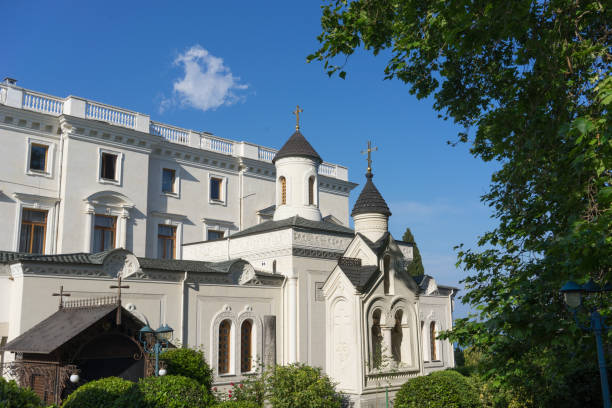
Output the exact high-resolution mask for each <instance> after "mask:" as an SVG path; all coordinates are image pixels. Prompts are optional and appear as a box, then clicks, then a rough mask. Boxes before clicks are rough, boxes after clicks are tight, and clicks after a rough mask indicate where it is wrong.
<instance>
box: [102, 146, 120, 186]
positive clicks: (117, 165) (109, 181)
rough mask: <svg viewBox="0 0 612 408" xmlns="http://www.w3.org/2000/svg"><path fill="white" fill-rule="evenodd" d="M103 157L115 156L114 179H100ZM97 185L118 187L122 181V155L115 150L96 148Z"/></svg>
mask: <svg viewBox="0 0 612 408" xmlns="http://www.w3.org/2000/svg"><path fill="white" fill-rule="evenodd" d="M104 155H114V156H116V161H115V178H114V179H108V178H104V177H102V170H103V164H102V163H103V162H102V160H103V157H104ZM97 179H98V183H100V184H114V185H116V186H120V185H121V183H122V180H123V153H122V152H118V151H116V150H109V149H104V148H101V147H99V148H98V174H97Z"/></svg>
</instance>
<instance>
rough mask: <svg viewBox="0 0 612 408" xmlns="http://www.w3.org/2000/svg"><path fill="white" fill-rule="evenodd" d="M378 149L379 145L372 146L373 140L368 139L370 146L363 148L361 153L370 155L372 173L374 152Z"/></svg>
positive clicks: (369, 171) (369, 161)
mask: <svg viewBox="0 0 612 408" xmlns="http://www.w3.org/2000/svg"><path fill="white" fill-rule="evenodd" d="M377 150H378V147H372V142H371V141H370V140H368V148H367V149H366V150H362V151H361V154H367V155H368V174H370V173H372V152H375V151H377Z"/></svg>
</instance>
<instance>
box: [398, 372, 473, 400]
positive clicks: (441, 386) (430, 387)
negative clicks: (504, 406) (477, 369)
mask: <svg viewBox="0 0 612 408" xmlns="http://www.w3.org/2000/svg"><path fill="white" fill-rule="evenodd" d="M424 404H426V405H427V407H429V408H477V407H482V404H481V403H480V399H479V396H478V389H477V388H476V387H475V386H474V385H473V383H472V382H471V381H469V380H468V379H467V378H466V377H464V376H462V375H461V374H459V373H458V372H456V371H453V370H447V371H436V372H434V373H431V374H429V375H427V376H423V377H417V378H413V379H411V380H409V381H408V382H406V383H405V384H404V385H402V388H401V389H400V390H399V391H398V393H397V395H396V397H395V404H394V405H393V406H394V407H395V408H417V407H421V406H423V405H424Z"/></svg>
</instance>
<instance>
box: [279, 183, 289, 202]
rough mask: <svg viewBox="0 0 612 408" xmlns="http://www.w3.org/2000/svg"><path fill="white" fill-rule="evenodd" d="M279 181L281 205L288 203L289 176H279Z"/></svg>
mask: <svg viewBox="0 0 612 408" xmlns="http://www.w3.org/2000/svg"><path fill="white" fill-rule="evenodd" d="M278 182H279V183H280V201H279V203H280V204H279V205H287V177H285V176H280V177H279V178H278Z"/></svg>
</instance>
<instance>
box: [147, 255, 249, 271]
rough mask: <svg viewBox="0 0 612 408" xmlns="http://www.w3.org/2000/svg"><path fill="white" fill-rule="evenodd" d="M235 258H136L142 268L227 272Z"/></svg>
mask: <svg viewBox="0 0 612 408" xmlns="http://www.w3.org/2000/svg"><path fill="white" fill-rule="evenodd" d="M236 261H237V259H233V260H230V261H223V262H216V263H213V262H203V261H186V260H181V259H155V258H138V263H140V267H141V268H142V269H161V270H165V271H179V272H227V271H228V270H229V267H230V266H231V265H232V264H233V263H235V262H236Z"/></svg>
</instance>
